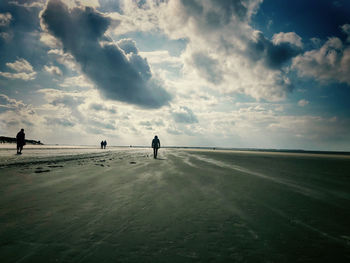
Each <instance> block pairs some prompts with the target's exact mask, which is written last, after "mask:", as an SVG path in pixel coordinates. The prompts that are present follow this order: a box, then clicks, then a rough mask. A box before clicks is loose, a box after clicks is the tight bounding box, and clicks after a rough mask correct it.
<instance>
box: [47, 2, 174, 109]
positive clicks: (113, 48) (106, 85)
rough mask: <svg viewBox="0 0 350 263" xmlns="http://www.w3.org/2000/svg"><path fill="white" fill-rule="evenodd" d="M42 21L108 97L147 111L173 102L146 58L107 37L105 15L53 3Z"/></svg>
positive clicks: (86, 8) (107, 19) (49, 5)
mask: <svg viewBox="0 0 350 263" xmlns="http://www.w3.org/2000/svg"><path fill="white" fill-rule="evenodd" d="M41 19H42V26H43V28H46V29H47V30H48V31H49V32H50V33H51V34H53V35H54V36H55V37H56V38H58V39H59V40H60V41H61V42H62V44H63V48H64V49H65V50H66V51H67V52H69V53H71V54H72V55H73V57H74V58H75V60H76V61H77V62H78V63H79V64H80V66H81V70H82V71H83V72H84V73H85V74H86V75H87V76H88V77H89V78H90V79H91V80H92V81H93V82H94V83H95V84H96V86H97V87H98V88H99V90H100V91H101V93H102V95H103V96H104V97H105V98H108V99H112V100H119V101H123V102H126V103H131V104H135V105H138V106H140V107H144V108H159V107H162V106H164V105H167V104H168V102H169V101H170V100H171V95H170V94H169V93H168V92H167V91H166V90H165V89H164V88H163V87H162V84H161V83H160V81H159V80H157V79H155V78H153V77H152V74H151V72H150V69H149V66H148V63H147V61H146V60H145V59H143V58H142V57H140V56H139V55H138V54H137V53H131V54H130V56H127V55H125V53H124V52H123V51H122V49H121V48H119V47H118V45H116V44H115V43H114V42H112V41H110V40H109V39H108V38H106V36H105V35H104V33H105V31H106V30H107V29H108V26H109V25H110V19H109V18H107V17H105V16H103V15H102V14H101V13H98V12H97V11H95V10H94V9H92V8H89V7H85V8H78V7H75V8H72V9H69V8H68V7H67V6H66V5H65V4H64V3H62V2H61V1H59V0H50V1H49V2H48V3H47V6H46V8H45V9H44V10H43V12H42V13H41Z"/></svg>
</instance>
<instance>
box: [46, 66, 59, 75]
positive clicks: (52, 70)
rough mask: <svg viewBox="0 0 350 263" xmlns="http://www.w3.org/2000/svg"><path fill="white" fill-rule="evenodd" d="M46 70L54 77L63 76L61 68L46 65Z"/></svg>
mask: <svg viewBox="0 0 350 263" xmlns="http://www.w3.org/2000/svg"><path fill="white" fill-rule="evenodd" d="M44 70H45V71H46V72H48V73H50V74H52V75H56V76H62V71H61V69H60V68H59V67H56V66H47V65H45V66H44Z"/></svg>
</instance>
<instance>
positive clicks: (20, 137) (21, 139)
mask: <svg viewBox="0 0 350 263" xmlns="http://www.w3.org/2000/svg"><path fill="white" fill-rule="evenodd" d="M16 139H17V154H22V150H23V146H24V145H25V144H26V140H25V133H24V129H21V130H20V131H19V132H18V133H17V136H16ZM106 146H107V141H106V140H104V141H101V149H106ZM152 148H153V158H154V159H157V155H158V149H159V148H160V140H159V139H158V136H157V135H156V136H154V139H153V140H152Z"/></svg>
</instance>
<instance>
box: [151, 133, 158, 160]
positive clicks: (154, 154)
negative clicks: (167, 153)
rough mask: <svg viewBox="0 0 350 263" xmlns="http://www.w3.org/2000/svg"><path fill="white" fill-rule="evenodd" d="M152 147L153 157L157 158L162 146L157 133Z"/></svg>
mask: <svg viewBox="0 0 350 263" xmlns="http://www.w3.org/2000/svg"><path fill="white" fill-rule="evenodd" d="M152 148H153V158H154V159H157V154H158V149H159V148H160V141H159V139H158V136H157V135H156V136H154V139H153V140H152Z"/></svg>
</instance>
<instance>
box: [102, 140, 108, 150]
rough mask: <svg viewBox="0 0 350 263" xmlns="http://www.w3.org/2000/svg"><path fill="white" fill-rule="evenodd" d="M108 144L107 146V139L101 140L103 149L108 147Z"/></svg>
mask: <svg viewBox="0 0 350 263" xmlns="http://www.w3.org/2000/svg"><path fill="white" fill-rule="evenodd" d="M106 146H107V141H106V140H104V141H101V149H106Z"/></svg>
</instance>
